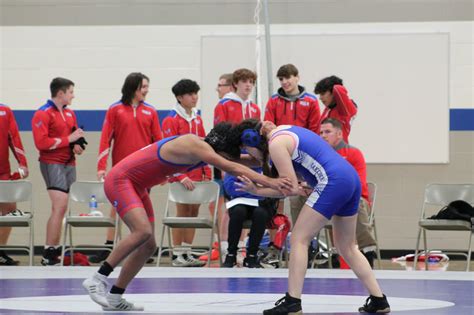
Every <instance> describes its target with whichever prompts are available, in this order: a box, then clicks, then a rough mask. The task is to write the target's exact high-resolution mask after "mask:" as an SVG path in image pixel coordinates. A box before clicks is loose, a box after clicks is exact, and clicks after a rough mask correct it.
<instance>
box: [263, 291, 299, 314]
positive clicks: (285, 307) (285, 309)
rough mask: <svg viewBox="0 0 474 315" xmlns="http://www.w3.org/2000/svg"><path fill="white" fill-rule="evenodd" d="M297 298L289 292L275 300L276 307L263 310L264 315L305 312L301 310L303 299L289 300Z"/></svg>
mask: <svg viewBox="0 0 474 315" xmlns="http://www.w3.org/2000/svg"><path fill="white" fill-rule="evenodd" d="M290 299H291V300H296V299H294V298H292V297H291V296H290V295H289V294H288V292H287V293H286V294H285V296H284V297H282V298H281V299H279V300H278V301H276V302H275V307H274V308H271V309H268V310H265V311H263V315H298V314H303V311H302V310H301V300H300V299H297V300H296V301H292V302H289V301H288V300H290Z"/></svg>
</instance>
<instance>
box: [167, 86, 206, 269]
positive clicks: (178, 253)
mask: <svg viewBox="0 0 474 315" xmlns="http://www.w3.org/2000/svg"><path fill="white" fill-rule="evenodd" d="M199 89H200V87H199V85H198V84H197V83H196V82H195V81H193V80H189V79H183V80H180V81H178V82H177V83H176V84H175V85H174V86H173V88H172V89H171V90H172V92H173V94H174V96H175V97H176V100H177V104H176V106H175V108H174V109H173V110H172V111H171V113H170V114H169V116H168V117H166V118H165V120H163V133H164V136H165V137H166V138H168V137H172V136H179V135H185V134H189V133H192V134H195V135H197V136H199V137H205V136H206V132H205V131H204V126H203V123H202V119H201V116H199V114H198V112H197V110H196V104H197V101H198V99H199V96H198V92H199ZM211 177H212V176H211V168H210V167H209V166H208V165H203V166H200V167H197V168H195V169H193V170H191V171H189V172H186V173H178V174H176V175H175V176H173V177H171V178H170V180H169V181H170V182H174V181H179V182H180V183H181V184H182V185H183V186H184V187H185V188H186V189H187V190H194V187H195V186H194V182H201V181H207V180H211ZM199 206H200V205H199V204H183V203H176V212H177V216H178V217H197V215H198V213H199ZM172 234H173V244H174V246H175V249H174V250H173V257H172V265H173V266H176V267H200V266H204V265H205V264H206V263H205V262H204V261H200V260H198V259H195V258H194V257H193V256H192V255H191V244H192V243H193V240H194V234H195V229H177V228H174V229H172Z"/></svg>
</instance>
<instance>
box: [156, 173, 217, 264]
mask: <svg viewBox="0 0 474 315" xmlns="http://www.w3.org/2000/svg"><path fill="white" fill-rule="evenodd" d="M194 186H195V188H194V190H192V191H190V190H187V189H186V188H184V186H183V185H182V184H181V183H172V184H170V185H169V191H168V200H167V201H166V208H165V213H164V217H163V220H162V224H163V227H162V230H161V240H160V248H159V251H158V258H157V262H156V266H157V267H159V266H160V262H161V255H162V254H163V252H165V251H170V252H172V251H173V245H172V242H171V231H170V229H171V228H195V229H210V230H211V233H210V234H211V235H210V238H209V253H210V252H211V251H212V241H213V236H214V231H219V226H218V222H217V206H218V202H217V201H218V199H219V189H220V188H219V184H217V183H215V182H213V181H209V182H196V183H194ZM170 202H173V203H185V204H203V203H204V204H205V203H211V202H215V203H214V216H213V219H212V220H210V219H209V218H207V217H171V216H170ZM165 230H167V233H168V241H169V247H168V249H166V250H164V249H163V242H164V236H165ZM217 237H218V244H219V257H220V256H221V248H220V244H221V240H220V237H219V233H217ZM219 262H220V263H221V260H220V259H219ZM207 265H208V266H210V265H211V255H208V259H207Z"/></svg>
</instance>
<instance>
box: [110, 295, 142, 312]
mask: <svg viewBox="0 0 474 315" xmlns="http://www.w3.org/2000/svg"><path fill="white" fill-rule="evenodd" d="M106 299H107V302H108V304H109V305H107V306H103V307H102V309H103V310H104V311H122V312H127V311H143V310H144V309H145V308H144V307H143V306H139V305H135V304H133V303H131V302H128V301H127V300H125V299H124V298H123V297H122V294H111V293H107V295H106Z"/></svg>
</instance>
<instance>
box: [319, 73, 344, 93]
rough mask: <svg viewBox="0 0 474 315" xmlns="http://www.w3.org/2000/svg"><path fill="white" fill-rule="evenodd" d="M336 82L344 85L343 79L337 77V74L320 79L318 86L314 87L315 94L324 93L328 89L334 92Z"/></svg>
mask: <svg viewBox="0 0 474 315" xmlns="http://www.w3.org/2000/svg"><path fill="white" fill-rule="evenodd" d="M336 84H337V85H343V84H342V79H341V78H339V77H336V76H335V75H332V76H330V77H327V78H324V79H322V80H320V81H319V82H318V83H316V86H315V87H314V94H323V93H325V92H327V91H329V92H331V93H332V88H333V86H334V85H336Z"/></svg>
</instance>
